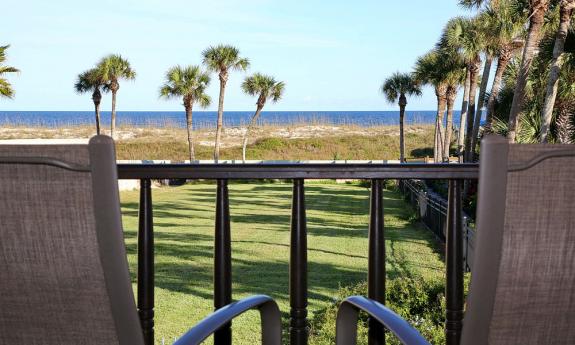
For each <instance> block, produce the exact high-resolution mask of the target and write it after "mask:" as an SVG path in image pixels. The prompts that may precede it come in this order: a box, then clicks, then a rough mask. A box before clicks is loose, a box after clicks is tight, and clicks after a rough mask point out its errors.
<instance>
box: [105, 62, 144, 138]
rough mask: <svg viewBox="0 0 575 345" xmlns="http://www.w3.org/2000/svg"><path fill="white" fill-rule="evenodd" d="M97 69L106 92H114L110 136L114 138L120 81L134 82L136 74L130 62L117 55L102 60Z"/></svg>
mask: <svg viewBox="0 0 575 345" xmlns="http://www.w3.org/2000/svg"><path fill="white" fill-rule="evenodd" d="M96 68H97V69H98V71H99V73H100V74H101V75H102V78H103V80H104V87H103V89H104V91H111V92H112V118H111V124H110V136H111V137H112V138H113V137H114V131H115V129H116V94H117V93H118V90H119V89H120V80H121V79H124V80H134V79H135V78H136V72H135V71H134V70H133V69H132V67H131V66H130V62H128V60H126V59H124V58H123V57H122V56H120V55H115V54H112V55H108V56H106V57H104V58H102V60H100V62H99V63H98V65H97V67H96Z"/></svg>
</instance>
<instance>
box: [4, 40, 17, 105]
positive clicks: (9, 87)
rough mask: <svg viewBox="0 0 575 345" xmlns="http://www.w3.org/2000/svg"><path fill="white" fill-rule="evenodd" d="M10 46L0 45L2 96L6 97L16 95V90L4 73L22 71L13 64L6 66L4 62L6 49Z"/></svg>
mask: <svg viewBox="0 0 575 345" xmlns="http://www.w3.org/2000/svg"><path fill="white" fill-rule="evenodd" d="M9 47H10V46H9V45H5V46H0V96H2V97H6V98H12V97H14V90H13V89H12V85H11V84H10V83H9V82H8V80H6V78H4V75H5V74H7V73H17V72H20V71H19V70H18V69H17V68H15V67H11V66H4V62H5V61H6V49H8V48H9Z"/></svg>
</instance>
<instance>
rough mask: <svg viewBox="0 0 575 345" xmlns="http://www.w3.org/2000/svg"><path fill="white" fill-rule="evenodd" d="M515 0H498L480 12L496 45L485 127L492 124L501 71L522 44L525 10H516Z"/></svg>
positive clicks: (499, 88) (501, 78)
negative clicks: (495, 63) (495, 3)
mask: <svg viewBox="0 0 575 345" xmlns="http://www.w3.org/2000/svg"><path fill="white" fill-rule="evenodd" d="M516 3H517V1H516V0H499V2H498V3H497V6H494V5H493V4H492V5H490V6H488V8H487V9H486V10H485V12H484V13H483V14H482V16H483V18H484V20H485V22H486V27H487V30H489V31H490V34H489V37H490V39H491V40H492V42H493V43H494V44H495V45H496V47H497V67H496V69H495V76H494V77H493V83H492V84H491V92H490V93H489V99H488V100H487V116H486V120H487V128H491V126H492V124H493V120H494V118H493V116H494V112H495V102H496V100H497V97H498V96H499V91H500V90H501V81H502V80H503V72H504V71H505V69H506V68H507V65H508V64H509V61H511V58H513V56H514V55H515V53H516V52H517V51H518V50H519V49H520V48H521V47H522V46H523V43H524V42H523V39H522V35H523V31H524V25H523V24H524V23H525V21H526V20H527V16H526V13H525V12H522V11H521V10H517V9H518V8H517V6H516Z"/></svg>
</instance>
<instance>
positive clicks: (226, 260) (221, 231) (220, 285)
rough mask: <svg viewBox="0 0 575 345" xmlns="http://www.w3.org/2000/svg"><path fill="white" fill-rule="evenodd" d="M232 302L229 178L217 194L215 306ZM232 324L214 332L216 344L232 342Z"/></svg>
mask: <svg viewBox="0 0 575 345" xmlns="http://www.w3.org/2000/svg"><path fill="white" fill-rule="evenodd" d="M231 302H232V246H231V235H230V202H229V198H228V180H218V187H217V196H216V229H215V245H214V307H215V309H218V308H221V307H223V306H225V305H227V304H230V303H231ZM231 326H232V324H231V323H228V324H227V325H225V326H223V327H222V328H220V329H219V330H218V331H216V332H215V334H214V343H215V344H216V345H229V344H231V343H232V328H231Z"/></svg>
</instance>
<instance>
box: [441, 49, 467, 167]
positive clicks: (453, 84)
mask: <svg viewBox="0 0 575 345" xmlns="http://www.w3.org/2000/svg"><path fill="white" fill-rule="evenodd" d="M442 60H443V61H444V63H443V72H444V73H445V83H446V84H447V91H446V99H447V117H446V119H445V135H444V141H443V161H444V162H449V148H450V146H451V134H452V132H453V106H454V104H455V99H456V98H457V91H458V90H459V86H460V85H462V84H463V85H465V84H464V83H465V82H467V81H468V80H467V76H468V73H467V71H466V68H465V67H466V66H465V63H464V60H463V57H462V56H460V55H459V54H457V53H456V52H453V53H451V54H448V55H447V56H445V57H443V58H442ZM460 121H461V119H460ZM459 132H460V133H461V132H462V131H461V130H460V131H459ZM458 139H459V138H458Z"/></svg>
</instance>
